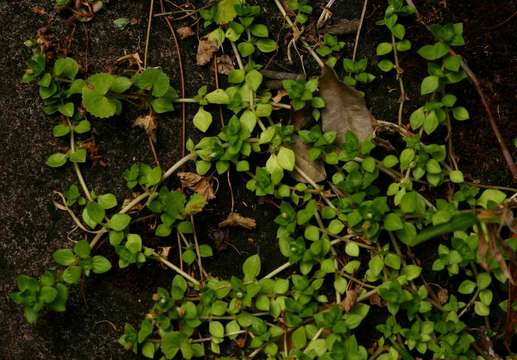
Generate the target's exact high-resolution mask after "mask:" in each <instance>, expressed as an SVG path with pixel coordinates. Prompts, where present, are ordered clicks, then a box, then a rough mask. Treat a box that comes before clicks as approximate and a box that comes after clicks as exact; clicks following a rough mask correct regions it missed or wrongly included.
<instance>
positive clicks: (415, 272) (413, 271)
mask: <svg viewBox="0 0 517 360" xmlns="http://www.w3.org/2000/svg"><path fill="white" fill-rule="evenodd" d="M421 273H422V268H421V267H420V266H417V265H406V266H404V267H403V268H402V274H403V275H405V276H406V278H407V280H408V281H411V280H414V279H416V278H417V277H419V276H420V274H421Z"/></svg>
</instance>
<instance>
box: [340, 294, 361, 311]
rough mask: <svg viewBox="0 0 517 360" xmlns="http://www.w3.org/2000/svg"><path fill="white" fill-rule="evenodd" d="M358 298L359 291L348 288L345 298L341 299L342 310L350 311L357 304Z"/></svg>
mask: <svg viewBox="0 0 517 360" xmlns="http://www.w3.org/2000/svg"><path fill="white" fill-rule="evenodd" d="M356 300H357V291H356V290H355V289H348V290H347V291H346V296H345V298H344V299H343V301H341V304H340V307H341V310H343V311H344V312H349V311H350V310H351V309H352V307H353V306H354V305H355V302H356Z"/></svg>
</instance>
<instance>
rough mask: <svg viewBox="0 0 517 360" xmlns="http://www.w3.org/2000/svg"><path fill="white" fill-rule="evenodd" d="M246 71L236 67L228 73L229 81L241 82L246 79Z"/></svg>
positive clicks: (231, 82)
mask: <svg viewBox="0 0 517 360" xmlns="http://www.w3.org/2000/svg"><path fill="white" fill-rule="evenodd" d="M244 77H245V72H244V70H242V69H235V70H232V71H230V73H229V74H228V82H229V83H230V84H240V83H242V82H243V81H244Z"/></svg>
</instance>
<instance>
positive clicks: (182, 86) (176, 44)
mask: <svg viewBox="0 0 517 360" xmlns="http://www.w3.org/2000/svg"><path fill="white" fill-rule="evenodd" d="M160 9H161V11H162V12H164V11H165V8H164V6H163V0H160ZM163 19H164V20H165V22H166V23H167V26H168V28H169V32H170V33H171V36H172V39H173V41H174V47H175V48H176V56H177V57H178V68H179V71H180V92H181V97H182V98H184V97H185V76H184V72H183V61H182V57H181V49H180V44H179V42H178V38H177V36H176V32H175V31H174V26H173V24H172V20H171V18H170V17H169V16H165V17H164V18H163ZM186 129H187V104H185V103H182V104H181V138H180V144H181V156H182V157H183V156H185V136H186V131H187V130H186Z"/></svg>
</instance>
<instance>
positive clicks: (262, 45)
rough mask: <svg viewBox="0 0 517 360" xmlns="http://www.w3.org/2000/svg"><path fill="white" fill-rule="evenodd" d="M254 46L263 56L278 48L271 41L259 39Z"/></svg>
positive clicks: (274, 42) (273, 41)
mask: <svg viewBox="0 0 517 360" xmlns="http://www.w3.org/2000/svg"><path fill="white" fill-rule="evenodd" d="M256 45H257V47H258V49H259V50H260V51H261V52H263V53H265V54H268V53H270V52H273V51H275V50H276V49H277V48H278V45H277V43H276V41H275V40H273V39H259V40H258V41H257V42H256Z"/></svg>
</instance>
